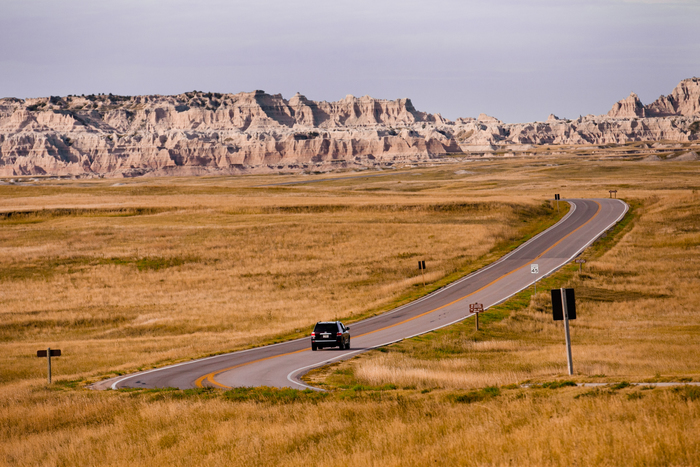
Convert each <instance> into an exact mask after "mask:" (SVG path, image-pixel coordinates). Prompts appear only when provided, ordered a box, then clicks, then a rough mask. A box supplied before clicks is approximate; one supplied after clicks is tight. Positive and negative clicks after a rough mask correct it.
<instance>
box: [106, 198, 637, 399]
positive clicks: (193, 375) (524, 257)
mask: <svg viewBox="0 0 700 467" xmlns="http://www.w3.org/2000/svg"><path fill="white" fill-rule="evenodd" d="M567 201H568V202H569V203H570V204H571V210H570V211H569V213H568V214H567V216H566V217H565V218H563V219H562V220H561V221H559V222H558V223H557V224H556V225H554V226H552V227H550V228H549V229H547V230H545V231H544V232H542V233H541V234H539V235H537V236H536V237H534V238H533V239H531V240H529V241H528V242H526V243H525V244H523V245H521V246H520V247H519V248H517V249H516V250H514V251H513V252H511V253H510V254H508V255H506V256H504V257H503V258H501V259H499V260H498V261H496V262H495V263H492V264H491V265H489V266H487V267H484V268H482V269H480V270H479V271H476V272H475V273H473V274H470V275H469V276H466V277H464V278H462V279H460V280H458V281H455V282H453V283H452V284H450V285H448V286H446V287H443V288H442V289H439V290H437V291H435V292H433V293H432V294H430V295H428V296H425V297H423V298H421V299H419V300H416V301H414V302H411V303H409V304H407V305H404V306H402V307H400V308H397V309H395V310H393V311H390V312H387V313H384V314H381V315H378V316H375V317H372V318H368V319H365V320H362V321H359V322H357V323H353V324H352V325H351V326H350V328H351V335H352V339H351V343H352V348H351V349H350V350H346V351H338V350H334V349H327V350H318V351H316V352H313V351H311V348H310V340H309V338H303V339H297V340H293V341H289V342H284V343H281V344H275V345H269V346H265V347H258V348H254V349H250V350H244V351H240V352H233V353H229V354H222V355H217V356H214V357H208V358H203V359H199V360H193V361H190V362H185V363H180V364H178V365H172V366H167V367H163V368H158V369H155V370H150V371H145V372H141V373H136V374H133V375H129V376H121V377H118V378H113V379H110V380H105V381H103V382H100V383H97V384H95V385H94V387H95V388H97V389H107V388H112V389H117V388H124V387H132V388H134V387H146V388H153V387H178V388H183V389H184V388H192V387H207V386H214V387H223V388H230V387H236V386H275V387H293V388H306V387H308V386H306V385H305V384H303V383H302V382H301V381H300V379H299V378H300V377H301V376H302V375H303V374H305V373H306V372H308V371H309V370H310V369H312V368H316V367H319V366H322V365H325V364H327V363H330V362H333V361H337V360H340V359H346V358H350V357H352V356H353V355H356V354H357V353H360V352H365V351H367V350H369V349H372V348H376V347H379V346H382V345H387V344H389V343H392V342H397V341H399V340H402V339H406V338H409V337H413V336H416V335H419V334H423V333H426V332H430V331H432V330H435V329H438V328H441V327H444V326H448V325H450V324H453V323H456V322H458V321H461V320H463V319H465V318H467V317H469V316H471V314H470V313H469V304H470V303H474V302H479V303H483V304H484V308H488V307H491V306H493V305H495V304H498V303H500V302H502V301H504V300H506V299H507V298H509V297H511V296H512V295H514V294H516V293H518V292H519V291H521V290H523V289H524V288H526V287H528V286H530V285H532V283H533V282H534V281H535V280H537V279H540V278H542V277H544V276H546V275H548V274H550V273H552V272H553V271H555V270H557V269H559V268H561V267H562V266H564V265H565V264H566V263H568V262H569V261H571V260H572V259H573V258H575V257H576V256H578V255H579V254H580V253H581V252H582V251H583V250H584V249H585V248H586V247H587V246H588V245H590V244H591V243H592V242H593V241H595V240H596V239H597V238H598V237H599V236H600V235H602V234H603V233H604V232H605V231H606V230H608V229H609V228H611V227H612V226H614V225H615V223H617V222H619V221H620V220H621V219H622V218H623V217H624V215H625V213H626V212H627V205H626V204H625V203H624V202H622V201H620V200H616V199H606V198H603V199H572V200H567ZM532 263H537V264H538V265H539V273H538V274H532V273H531V272H530V267H529V265H530V264H532Z"/></svg>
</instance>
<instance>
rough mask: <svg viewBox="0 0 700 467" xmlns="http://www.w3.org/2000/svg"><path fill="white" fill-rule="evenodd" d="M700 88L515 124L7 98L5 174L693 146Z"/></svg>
mask: <svg viewBox="0 0 700 467" xmlns="http://www.w3.org/2000/svg"><path fill="white" fill-rule="evenodd" d="M699 121H700V80H698V79H697V78H693V79H688V80H684V81H682V82H681V83H680V84H679V85H678V86H677V87H676V88H675V89H674V90H673V92H672V93H671V94H670V95H668V96H662V97H660V98H659V99H657V100H656V101H655V102H653V103H652V104H650V105H648V106H644V105H643V104H642V103H641V102H640V101H639V98H638V97H637V95H636V94H634V93H633V94H631V95H630V97H628V98H627V99H625V100H623V101H620V102H618V103H617V104H615V106H613V108H612V110H611V111H610V112H609V113H608V114H607V115H605V116H597V117H596V116H592V115H591V116H586V117H580V118H578V119H576V120H565V119H559V118H558V117H556V116H554V115H550V116H549V118H548V119H547V121H546V122H534V123H517V124H506V123H503V122H501V121H500V120H498V119H496V118H494V117H489V116H487V115H485V114H481V115H479V117H478V118H477V119H474V118H460V119H458V120H457V121H455V122H451V121H449V120H447V119H444V118H442V117H441V116H440V114H435V115H431V114H428V113H425V112H420V111H417V110H416V109H415V108H414V107H413V104H412V103H411V101H410V100H409V99H397V100H394V101H390V100H380V99H374V98H371V97H369V96H365V97H360V98H356V97H353V96H347V97H346V98H345V99H342V100H340V101H337V102H325V101H324V102H315V101H312V100H309V99H307V98H306V97H304V96H303V95H301V94H296V95H294V96H293V97H292V98H291V99H289V100H285V99H284V98H283V97H282V96H281V95H279V94H273V95H270V94H266V93H265V92H263V91H254V92H248V93H239V94H218V93H203V92H196V91H193V92H188V93H184V94H179V95H175V96H158V95H153V96H133V97H124V96H113V95H111V94H110V95H97V96H95V95H89V96H67V97H55V96H54V97H49V98H37V99H26V100H22V99H15V98H5V99H0V176H18V175H44V174H52V175H77V176H137V175H177V174H182V175H187V174H206V173H224V174H238V173H256V172H271V171H302V170H314V171H325V170H332V169H334V168H336V167H362V166H373V165H377V164H386V165H391V164H395V163H400V162H410V161H416V160H426V159H430V158H434V157H440V156H443V155H445V154H448V153H460V152H471V153H484V152H490V151H495V150H499V149H501V150H503V149H505V150H508V151H523V150H527V149H528V148H531V145H538V144H579V145H580V144H610V143H625V142H628V141H661V140H671V141H679V142H681V141H682V142H686V141H693V140H697V139H698V138H699V137H700V123H698V122H699Z"/></svg>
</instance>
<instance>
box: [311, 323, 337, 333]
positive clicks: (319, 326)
mask: <svg viewBox="0 0 700 467" xmlns="http://www.w3.org/2000/svg"><path fill="white" fill-rule="evenodd" d="M314 332H332V333H336V332H338V325H337V324H335V323H316V327H315V328H314Z"/></svg>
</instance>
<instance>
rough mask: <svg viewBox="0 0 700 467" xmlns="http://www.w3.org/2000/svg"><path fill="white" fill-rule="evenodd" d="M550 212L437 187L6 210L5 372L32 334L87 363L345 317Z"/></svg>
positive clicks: (116, 361)
mask: <svg viewBox="0 0 700 467" xmlns="http://www.w3.org/2000/svg"><path fill="white" fill-rule="evenodd" d="M330 201H331V202H337V199H336V198H331V199H330ZM160 203H164V201H163V200H160ZM148 209H152V208H150V207H149V208H148ZM161 209H162V207H161ZM551 216H552V210H551V209H546V208H542V207H541V206H536V205H535V206H533V205H530V206H518V205H508V204H504V203H495V202H494V203H478V204H477V203H442V202H440V201H439V200H438V199H437V198H432V199H428V200H424V202H422V203H420V204H411V205H394V204H384V203H382V201H381V199H379V198H376V199H375V200H374V203H373V204H367V203H365V204H358V205H340V204H317V203H313V202H312V203H311V204H301V205H293V206H277V207H274V208H272V209H268V208H266V207H264V206H263V207H255V206H251V205H250V203H248V205H247V206H241V207H240V208H239V209H238V211H236V210H231V208H225V209H216V208H213V207H209V208H203V209H201V208H196V207H191V208H176V209H170V208H169V209H167V210H161V211H158V210H155V212H154V211H153V210H151V211H149V210H145V212H144V211H134V210H126V211H124V212H116V213H115V211H111V210H104V211H100V210H96V209H92V210H89V211H79V210H78V211H71V210H66V209H63V210H58V209H54V210H43V211H38V212H35V213H32V214H30V215H22V214H21V213H14V214H13V215H11V216H9V217H7V218H6V220H5V221H0V222H3V223H4V225H3V226H2V228H1V230H0V242H1V243H0V244H1V245H2V246H1V247H0V256H1V257H2V262H1V263H0V277H2V291H1V292H0V303H2V308H1V310H2V311H1V312H0V314H1V315H2V326H1V327H0V342H1V343H0V349H1V351H3V352H4V355H5V358H3V359H2V362H3V363H2V364H0V374H1V375H2V379H3V381H12V380H14V379H26V378H31V377H38V376H40V375H41V374H42V373H43V371H44V369H43V368H42V367H41V366H39V365H37V364H36V361H34V360H33V359H31V358H29V356H30V355H31V353H32V349H33V348H34V347H37V345H39V346H40V347H47V346H51V347H54V348H62V349H63V350H64V352H65V353H66V355H70V358H64V359H61V360H59V361H58V362H57V367H56V370H57V372H58V374H64V375H65V374H68V375H73V376H75V375H77V374H80V375H81V376H88V375H91V374H92V375H95V374H99V373H103V374H104V373H107V372H109V371H119V370H123V369H135V368H137V367H140V366H142V365H154V364H158V363H160V362H163V361H166V360H175V359H182V358H187V357H193V356H198V355H202V354H207V353H212V352H217V351H224V350H229V349H233V348H240V347H243V346H247V345H252V344H259V343H261V342H264V341H267V340H270V339H273V338H275V337H276V336H280V335H283V334H289V333H295V331H296V332H297V333H298V332H300V331H303V332H306V331H308V328H309V327H310V326H311V325H312V324H313V323H315V322H316V321H318V320H322V319H333V318H346V319H352V318H353V317H357V316H360V315H362V314H365V313H367V312H368V311H372V310H375V309H379V308H381V307H382V306H386V305H387V304H389V303H391V302H392V301H394V300H396V299H398V298H399V297H400V296H401V295H402V294H405V293H406V291H420V290H421V288H422V279H421V277H420V275H419V274H418V273H419V271H417V268H415V267H414V266H415V264H414V263H415V262H416V260H417V258H420V259H424V260H426V262H427V263H428V264H429V266H430V269H429V272H428V274H426V280H428V281H431V282H432V281H436V280H438V279H440V278H442V277H444V276H446V275H448V274H450V273H453V272H455V271H457V270H459V269H461V268H463V267H465V265H468V264H470V263H471V262H474V261H476V260H477V259H478V258H480V257H481V256H483V255H485V254H486V253H487V252H489V251H490V250H491V249H492V248H493V247H494V246H495V245H496V244H497V243H503V242H506V241H512V240H514V239H516V238H517V237H519V236H521V235H522V234H523V232H524V231H525V230H523V229H522V227H521V226H519V225H517V222H520V223H521V224H525V225H526V230H527V229H528V228H530V229H532V228H533V224H537V223H538V222H540V221H542V220H543V219H544V218H550V217H551ZM551 218H552V219H553V217H551ZM522 220H528V221H532V222H527V223H523V222H522ZM419 283H420V284H421V287H418V285H419Z"/></svg>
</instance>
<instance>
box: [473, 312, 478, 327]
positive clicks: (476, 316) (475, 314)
mask: <svg viewBox="0 0 700 467" xmlns="http://www.w3.org/2000/svg"><path fill="white" fill-rule="evenodd" d="M474 318H476V330H477V331H478V330H479V313H474Z"/></svg>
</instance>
